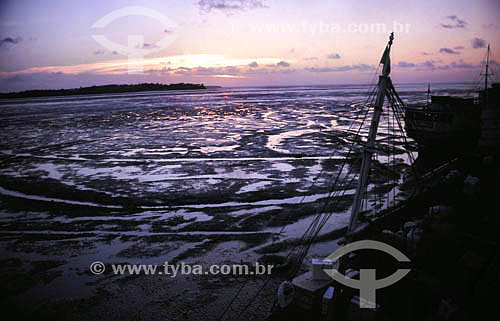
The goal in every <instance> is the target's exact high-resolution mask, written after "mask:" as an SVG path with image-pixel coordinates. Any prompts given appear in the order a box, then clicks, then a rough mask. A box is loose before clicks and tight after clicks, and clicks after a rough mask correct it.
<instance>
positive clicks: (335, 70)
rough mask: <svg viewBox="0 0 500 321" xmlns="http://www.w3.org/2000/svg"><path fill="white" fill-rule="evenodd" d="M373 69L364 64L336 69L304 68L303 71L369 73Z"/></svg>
mask: <svg viewBox="0 0 500 321" xmlns="http://www.w3.org/2000/svg"><path fill="white" fill-rule="evenodd" d="M374 69H375V67H374V66H371V65H366V64H358V65H346V66H338V67H321V68H317V67H310V68H306V69H305V70H307V71H310V72H342V71H352V70H358V71H371V70H374Z"/></svg>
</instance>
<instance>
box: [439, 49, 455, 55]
mask: <svg viewBox="0 0 500 321" xmlns="http://www.w3.org/2000/svg"><path fill="white" fill-rule="evenodd" d="M439 52H440V53H446V54H450V55H459V54H460V52H458V51H455V50H453V49H450V48H441V49H439Z"/></svg>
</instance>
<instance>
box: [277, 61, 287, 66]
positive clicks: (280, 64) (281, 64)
mask: <svg viewBox="0 0 500 321" xmlns="http://www.w3.org/2000/svg"><path fill="white" fill-rule="evenodd" d="M276 66H278V67H290V64H289V63H288V62H286V61H280V62H278V63H277V64H276Z"/></svg>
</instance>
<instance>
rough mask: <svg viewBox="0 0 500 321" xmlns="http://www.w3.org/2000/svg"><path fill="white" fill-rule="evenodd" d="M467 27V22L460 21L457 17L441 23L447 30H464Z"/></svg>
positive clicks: (451, 17) (447, 18) (448, 18)
mask: <svg viewBox="0 0 500 321" xmlns="http://www.w3.org/2000/svg"><path fill="white" fill-rule="evenodd" d="M466 26H467V22H466V21H465V20H462V19H459V18H458V17H457V16H455V15H452V16H448V17H446V21H445V22H444V23H441V27H443V28H446V29H462V28H465V27H466Z"/></svg>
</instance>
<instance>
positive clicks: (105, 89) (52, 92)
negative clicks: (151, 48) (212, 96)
mask: <svg viewBox="0 0 500 321" xmlns="http://www.w3.org/2000/svg"><path fill="white" fill-rule="evenodd" d="M194 89H207V87H205V85H203V84H186V83H178V84H170V85H165V84H159V83H156V84H154V83H143V84H137V85H104V86H91V87H80V88H71V89H47V90H44V89H37V90H26V91H20V92H10V93H0V98H27V97H48V96H71V95H93V94H116V93H128V92H141V91H165V90H194Z"/></svg>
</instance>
